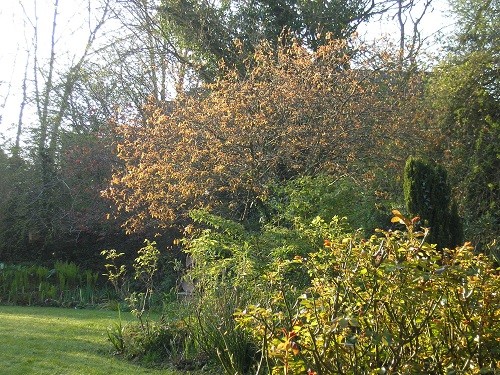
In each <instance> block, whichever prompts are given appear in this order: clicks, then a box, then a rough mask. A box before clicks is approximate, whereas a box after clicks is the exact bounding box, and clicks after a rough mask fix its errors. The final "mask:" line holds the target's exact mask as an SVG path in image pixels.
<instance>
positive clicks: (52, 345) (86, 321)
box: [0, 306, 180, 375]
mask: <svg viewBox="0 0 500 375" xmlns="http://www.w3.org/2000/svg"><path fill="white" fill-rule="evenodd" d="M122 319H123V320H125V321H126V320H132V319H133V318H132V317H131V316H130V314H122ZM117 321H118V313H117V312H114V311H108V310H75V309H63V308H49V307H12V306H0V363H1V371H0V372H1V373H2V374H8V375H16V374H20V375H21V374H22V375H24V374H51V375H53V374H75V375H76V374H78V375H80V374H106V375H111V374H122V375H123V374H167V375H174V374H180V372H175V371H172V370H167V369H163V370H159V369H148V368H144V367H141V366H139V365H137V364H135V363H132V362H128V361H125V360H124V359H122V358H119V357H116V356H113V355H112V346H111V344H110V343H109V341H108V338H107V333H106V331H107V328H108V327H112V326H113V325H114V324H115V323H116V322H117Z"/></svg>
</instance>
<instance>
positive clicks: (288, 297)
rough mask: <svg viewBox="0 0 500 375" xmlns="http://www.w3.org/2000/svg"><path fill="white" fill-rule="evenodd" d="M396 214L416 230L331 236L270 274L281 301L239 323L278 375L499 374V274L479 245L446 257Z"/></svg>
mask: <svg viewBox="0 0 500 375" xmlns="http://www.w3.org/2000/svg"><path fill="white" fill-rule="evenodd" d="M395 214H396V216H395V220H394V221H397V222H401V223H403V224H405V225H406V226H407V231H395V232H387V231H378V232H377V233H378V234H377V235H373V236H371V237H370V238H368V239H363V238H360V237H359V236H357V235H351V236H344V237H340V236H338V235H337V234H332V235H330V236H325V237H324V246H323V247H322V248H320V249H318V250H317V251H316V252H314V253H311V254H310V255H309V256H307V257H302V256H297V257H296V258H294V259H292V260H284V261H283V262H281V264H280V267H277V268H276V269H275V270H271V271H269V272H267V273H266V275H265V276H264V278H265V279H266V280H267V281H268V283H269V284H270V287H271V288H272V289H274V293H272V294H271V295H270V298H269V299H268V300H266V301H260V304H254V305H249V306H247V307H246V308H245V309H241V310H240V311H239V312H238V313H237V314H236V320H237V322H238V324H239V326H240V327H241V328H244V329H246V330H247V332H248V333H249V334H252V335H253V336H254V338H255V340H256V342H258V343H259V346H260V347H261V350H262V354H263V356H265V362H266V363H267V365H268V369H269V372H270V373H273V374H274V373H284V374H298V373H305V372H307V373H308V374H339V373H366V374H370V373H374V374H376V373H379V374H381V373H382V374H383V373H387V374H396V373H399V374H401V373H411V374H415V373H436V374H445V373H447V374H451V373H479V372H481V373H491V374H493V373H494V372H495V371H497V370H498V368H499V365H500V364H499V363H498V362H497V361H498V358H499V355H500V333H499V332H498V329H497V328H496V327H497V326H498V323H499V319H500V311H499V309H498V306H499V305H500V294H499V293H498V290H499V287H500V277H499V275H498V272H497V270H495V269H494V267H493V266H492V263H491V262H490V260H489V259H488V258H487V257H485V256H483V255H476V254H474V253H473V251H472V248H471V247H470V245H469V244H465V245H464V246H461V247H458V248H456V249H454V250H445V251H444V254H442V253H441V252H438V251H437V250H436V247H435V245H429V244H427V243H426V242H425V241H424V239H425V234H424V233H419V232H414V227H413V224H414V222H412V221H410V220H408V219H406V218H404V217H403V216H402V215H401V214H399V212H397V211H395ZM318 224H319V225H318V232H322V231H323V230H324V228H325V227H326V225H325V223H324V222H323V223H320V222H318ZM289 268H302V269H305V270H306V271H307V272H308V274H309V275H310V277H311V284H310V286H309V287H307V288H305V289H304V290H298V289H297V288H296V286H295V285H294V283H293V280H290V279H288V278H287V277H284V276H283V270H286V269H289ZM297 294H299V295H298V296H297V297H296V295H297Z"/></svg>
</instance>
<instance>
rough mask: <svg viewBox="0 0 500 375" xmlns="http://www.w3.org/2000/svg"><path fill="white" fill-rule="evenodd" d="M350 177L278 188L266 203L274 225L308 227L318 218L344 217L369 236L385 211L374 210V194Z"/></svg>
mask: <svg viewBox="0 0 500 375" xmlns="http://www.w3.org/2000/svg"><path fill="white" fill-rule="evenodd" d="M365 185H366V183H365V184H364V185H362V184H360V183H358V182H357V181H356V180H355V179H354V178H352V177H350V176H347V175H346V176H341V177H339V178H334V177H332V176H329V175H325V174H320V175H317V176H304V177H299V178H297V179H293V180H290V181H288V182H286V183H284V184H281V185H278V186H277V187H276V188H275V189H274V190H275V193H274V194H272V195H271V196H270V198H269V199H268V201H266V202H265V203H267V205H268V206H270V208H271V209H272V212H273V217H272V220H273V222H274V223H276V224H279V225H282V226H286V225H289V224H290V225H293V224H298V223H300V224H301V225H307V224H309V223H310V222H311V221H312V220H314V218H316V217H317V216H319V217H330V218H331V217H334V216H338V217H345V218H346V219H347V223H348V224H349V226H350V227H351V228H352V229H353V230H356V229H360V228H361V229H363V230H364V232H365V233H371V232H372V231H373V230H374V229H375V228H378V227H380V226H383V225H384V224H386V223H384V222H383V220H384V219H387V217H386V214H385V212H384V213H382V212H381V211H380V210H378V209H377V202H376V199H375V195H374V194H373V193H371V192H369V191H368V189H367V188H366V186H365Z"/></svg>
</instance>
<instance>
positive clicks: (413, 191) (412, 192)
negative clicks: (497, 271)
mask: <svg viewBox="0 0 500 375" xmlns="http://www.w3.org/2000/svg"><path fill="white" fill-rule="evenodd" d="M403 181H404V182H403V188H404V198H405V204H406V209H407V210H408V212H409V214H410V215H412V216H418V217H420V222H421V224H422V226H425V227H429V228H430V234H429V237H428V242H430V243H436V244H437V245H438V247H439V248H444V247H454V246H456V245H458V244H459V243H460V242H461V240H462V238H461V237H462V235H461V229H460V227H461V225H460V218H459V217H458V213H457V210H456V207H452V206H455V205H452V199H451V188H450V185H449V184H448V181H447V173H446V170H445V169H444V168H443V167H442V166H440V165H437V164H435V163H432V162H428V161H425V160H422V159H418V158H414V157H410V158H408V160H407V161H406V165H405V170H404V180H403Z"/></svg>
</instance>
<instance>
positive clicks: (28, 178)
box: [0, 0, 500, 263]
mask: <svg viewBox="0 0 500 375" xmlns="http://www.w3.org/2000/svg"><path fill="white" fill-rule="evenodd" d="M51 5H53V10H54V12H53V13H52V19H51V27H50V28H49V29H50V31H49V33H50V38H49V40H50V43H49V44H48V45H46V44H41V43H40V40H41V39H42V28H41V27H40V26H39V23H38V22H39V19H38V17H37V15H36V14H35V13H31V12H30V10H29V8H28V7H27V6H25V8H24V11H25V16H26V18H27V20H28V21H29V23H28V24H29V25H30V27H31V28H32V43H31V54H30V56H31V58H30V60H29V61H27V64H26V74H25V79H24V85H23V87H24V91H23V93H24V95H23V98H24V99H23V101H22V103H21V106H20V115H19V122H18V124H16V125H17V126H16V129H17V137H16V139H15V140H14V141H13V142H12V143H11V144H6V145H5V146H4V148H3V150H2V152H1V153H0V173H1V176H2V178H1V180H0V181H1V182H0V192H1V194H0V237H1V240H0V260H1V261H8V262H16V261H26V260H29V261H33V260H45V261H48V260H53V259H65V260H66V259H69V260H74V261H77V262H89V263H92V262H93V259H94V260H96V259H97V258H96V257H97V255H98V254H99V252H100V250H102V249H103V248H106V247H111V246H117V245H113V244H117V243H123V242H125V243H126V241H130V238H132V237H125V235H124V232H123V230H124V229H123V228H125V230H127V231H129V232H135V236H137V237H136V238H143V237H144V236H146V235H150V234H154V233H156V232H158V231H159V228H165V227H167V228H170V229H169V230H168V231H172V232H175V231H176V230H177V229H175V228H179V227H183V226H184V225H186V224H187V223H188V222H189V219H188V218H187V213H188V212H189V210H191V209H193V208H198V207H212V208H213V209H215V210H216V212H217V213H220V214H223V215H225V216H227V217H228V218H236V219H238V220H244V222H246V223H247V224H248V225H254V224H255V223H256V222H258V221H259V218H261V217H264V218H265V217H268V216H272V213H273V212H272V210H271V211H269V210H267V209H264V208H263V207H264V205H263V203H264V202H267V201H269V200H272V199H274V198H275V196H274V195H273V194H274V193H273V191H274V190H273V188H272V187H273V186H275V185H280V184H283V183H284V182H286V181H288V180H291V179H294V178H297V177H302V176H316V175H318V174H320V173H324V174H327V175H330V176H346V175H348V176H350V178H352V181H355V184H356V189H358V191H360V192H362V193H363V194H365V195H369V196H370V197H373V200H371V199H370V200H369V201H370V202H371V203H370V204H371V205H373V206H376V207H378V208H380V210H381V211H383V210H386V212H388V209H389V208H390V207H391V206H394V205H396V206H402V201H403V192H402V181H401V176H402V171H403V166H404V163H405V160H406V159H407V157H408V156H410V155H414V156H419V157H424V158H427V159H432V160H434V161H436V162H439V163H441V164H443V166H445V167H446V169H447V170H448V176H449V181H450V184H451V186H452V187H453V197H454V198H455V200H456V202H457V204H458V209H459V212H460V214H461V216H462V217H463V218H464V228H465V233H466V235H465V237H466V238H467V239H470V240H473V241H474V243H475V244H477V245H478V246H479V245H480V246H482V248H483V249H485V250H487V251H494V249H495V246H497V245H495V243H494V240H495V239H496V238H497V237H498V228H499V225H498V224H499V218H498V181H500V175H499V168H498V144H499V143H498V121H499V120H498V113H499V111H498V100H499V94H498V56H499V53H498V40H499V38H498V31H497V30H498V29H499V28H498V16H497V14H498V3H497V2H496V1H494V0H491V1H487V2H482V1H467V2H466V1H461V0H453V1H452V2H451V5H452V9H453V10H454V14H455V15H456V17H457V18H458V20H459V22H458V26H457V28H456V30H455V34H454V36H453V38H451V39H449V40H447V41H446V45H447V50H446V55H445V56H444V57H441V59H440V61H439V63H438V64H437V65H435V67H434V68H432V70H429V69H427V68H426V63H427V61H426V60H425V59H424V58H423V56H422V55H421V54H420V53H421V52H422V48H423V44H424V40H423V39H422V37H421V24H422V19H424V17H425V16H426V14H427V13H428V12H429V11H430V7H431V6H432V4H431V2H430V1H415V0H407V1H405V0H384V1H375V2H373V1H350V0H345V1H334V2H330V1H300V0H276V1H274V0H266V1H264V0H239V1H221V2H210V1H191V0H163V1H148V0H129V1H124V2H113V1H109V0H105V1H104V0H103V1H96V2H94V1H87V2H81V5H82V6H83V8H82V9H85V10H86V13H85V14H86V16H85V20H86V25H87V26H86V28H85V30H87V31H88V35H87V38H86V43H85V44H86V45H85V46H84V47H83V48H82V49H81V50H80V52H79V54H78V52H75V55H74V56H70V57H69V58H67V56H66V55H65V53H64V52H63V51H62V50H61V46H60V45H59V44H58V36H60V35H61V33H62V32H63V31H62V26H61V24H60V18H59V17H60V14H59V12H58V9H61V7H62V6H64V4H59V3H58V1H57V0H56V1H54V2H53V3H51ZM377 17H392V18H393V19H395V20H397V25H398V30H399V32H400V33H399V40H397V42H396V43H395V44H394V45H390V44H387V45H382V44H381V43H377V44H373V45H372V44H369V43H367V42H363V41H362V40H360V39H358V38H356V37H354V36H353V33H354V32H355V31H356V30H357V29H358V28H359V26H360V25H362V24H364V23H366V22H370V21H371V20H374V19H377ZM29 113H34V115H29ZM109 198H111V199H109ZM354 203H355V202H353V204H354ZM381 216H383V215H381ZM107 218H108V219H107ZM379 225H387V224H386V223H385V222H384V221H383V222H382V223H380V224H379ZM161 230H162V231H165V230H164V229H161ZM166 237H167V238H168V236H166ZM127 238H128V239H127ZM166 241H167V240H166ZM125 247H127V245H125ZM134 247H136V246H134Z"/></svg>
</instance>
